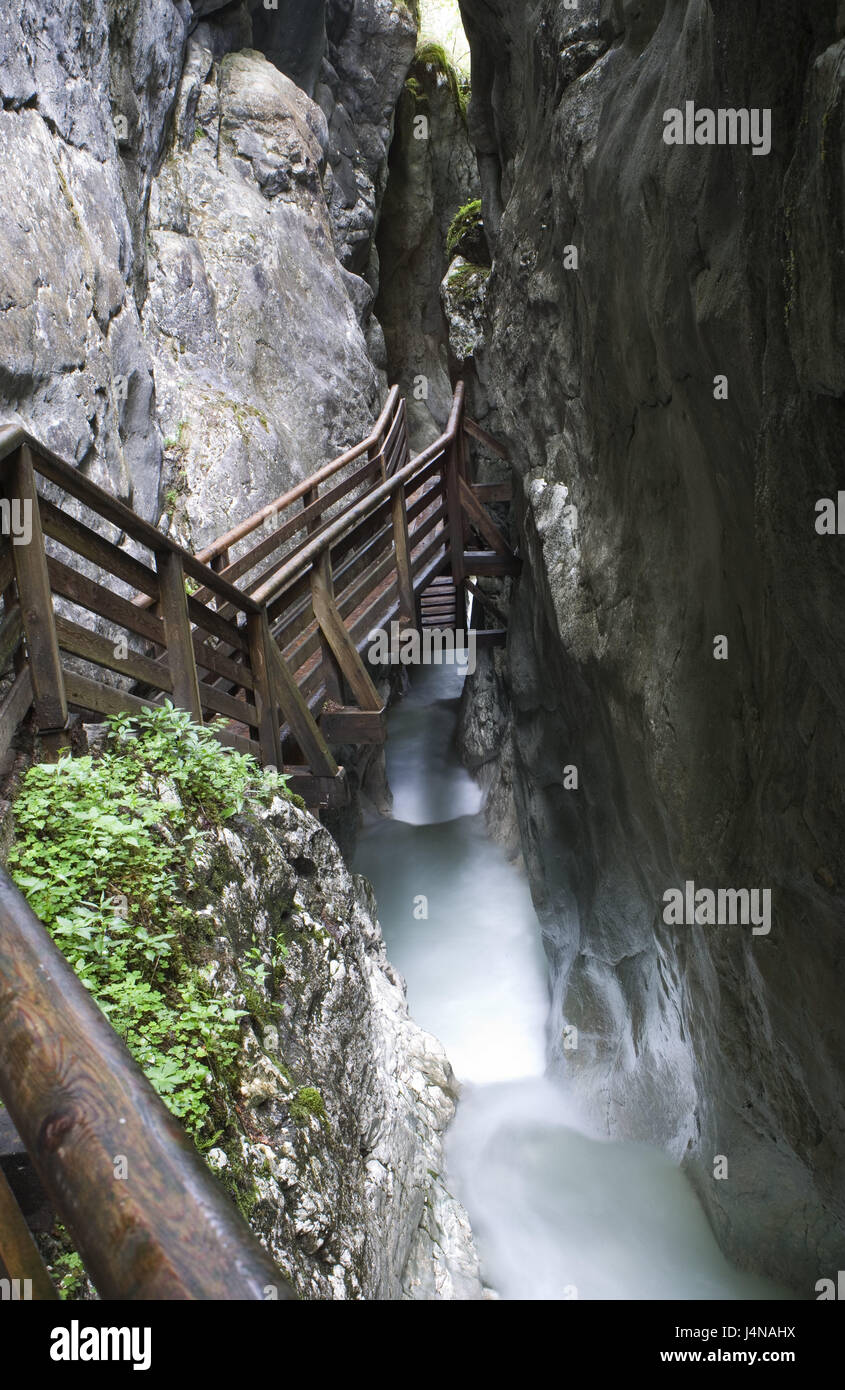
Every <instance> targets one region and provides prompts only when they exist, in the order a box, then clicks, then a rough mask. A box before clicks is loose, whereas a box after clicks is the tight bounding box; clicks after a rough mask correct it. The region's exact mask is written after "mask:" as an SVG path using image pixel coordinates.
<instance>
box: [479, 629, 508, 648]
mask: <svg viewBox="0 0 845 1390" xmlns="http://www.w3.org/2000/svg"><path fill="white" fill-rule="evenodd" d="M470 631H471V633H472V636H473V638H474V639H475V645H476V647H478V648H479V650H484V648H485V647H503V646H504V645H505V643H506V642H507V640H508V634H507V630H506V629H505V628H503V627H495V628H493V627H491V628H471V629H470Z"/></svg>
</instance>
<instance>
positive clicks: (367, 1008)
mask: <svg viewBox="0 0 845 1390" xmlns="http://www.w3.org/2000/svg"><path fill="white" fill-rule="evenodd" d="M207 859H208V862H207V864H205V865H204V869H205V871H206V873H205V877H206V880H207V882H208V885H209V894H208V903H207V905H205V906H204V907H201V908H200V920H202V921H203V922H204V923H205V926H206V932H207V942H208V945H207V956H208V963H207V967H206V969H207V976H208V979H209V981H210V982H211V983H213V986H214V989H215V991H216V992H217V993H218V994H220V993H222V994H223V995H224V996H225V997H226V998H227V999H228V1000H230V1001H231V1002H232V1003H233V1005H234V1006H235V1007H238V1008H242V1009H245V1010H246V1011H247V1014H248V1017H247V1018H245V1019H244V1027H243V1044H242V1048H241V1054H240V1058H239V1060H238V1064H237V1069H236V1070H237V1079H236V1080H235V1081H234V1082H233V1086H232V1091H231V1099H232V1113H231V1116H230V1119H231V1122H232V1126H233V1127H234V1129H235V1130H236V1132H237V1134H238V1135H239V1136H240V1137H239V1139H235V1140H229V1141H227V1144H226V1148H225V1149H223V1148H216V1149H212V1150H211V1152H210V1154H209V1161H210V1163H211V1164H212V1166H214V1167H216V1168H217V1169H218V1170H219V1171H220V1173H221V1177H222V1178H223V1180H224V1181H225V1182H227V1184H228V1185H229V1186H230V1187H231V1188H232V1190H233V1191H234V1192H236V1193H237V1195H238V1199H239V1201H240V1204H241V1206H242V1208H243V1209H244V1211H245V1212H246V1213H247V1215H248V1217H249V1220H250V1223H251V1225H252V1226H253V1228H254V1229H255V1230H256V1232H257V1233H258V1234H259V1235H260V1236H261V1237H262V1238H263V1240H264V1241H265V1243H266V1244H267V1246H268V1249H269V1250H270V1251H271V1253H272V1254H273V1256H274V1258H275V1259H276V1261H277V1263H278V1265H279V1267H280V1269H282V1271H283V1272H284V1273H285V1274H287V1275H288V1277H289V1278H290V1280H291V1282H292V1283H293V1285H294V1287H295V1289H296V1291H297V1292H298V1293H299V1295H300V1296H301V1297H305V1298H331V1299H347V1298H353V1299H359V1298H379V1299H398V1298H407V1299H433V1298H437V1299H444V1298H445V1299H451V1298H461V1299H467V1298H468V1299H473V1298H480V1297H482V1286H481V1282H480V1277H479V1271H478V1261H477V1257H476V1255H475V1250H474V1247H473V1243H472V1234H471V1231H470V1228H469V1222H468V1220H467V1217H466V1214H465V1213H464V1211H463V1209H462V1207H460V1205H459V1204H458V1203H457V1202H456V1201H455V1200H454V1198H452V1197H451V1196H450V1194H449V1192H448V1191H447V1189H446V1187H445V1184H444V1179H443V1176H442V1174H443V1155H442V1135H443V1131H444V1130H445V1128H446V1126H447V1125H448V1123H449V1121H450V1120H451V1118H452V1115H453V1114H454V1109H455V1100H456V1096H457V1086H456V1083H455V1078H454V1076H453V1074H452V1068H451V1067H450V1065H449V1062H448V1059H447V1057H446V1055H445V1053H444V1051H443V1048H442V1047H441V1045H440V1044H439V1043H438V1042H437V1040H436V1039H435V1038H433V1037H431V1036H430V1035H429V1034H427V1033H424V1032H423V1031H422V1030H421V1029H420V1028H418V1027H417V1025H416V1024H415V1023H414V1022H413V1020H412V1019H411V1018H410V1017H409V1015H408V1009H407V1006H406V1004H405V997H404V986H403V984H402V981H401V979H400V978H399V977H398V976H397V975H396V973H395V971H394V970H393V969H392V967H391V966H390V963H389V962H388V960H387V956H386V953H385V948H384V943H383V941H382V937H381V932H380V930H379V926H378V922H377V919H376V915H375V906H374V903H373V901H372V890H371V889H370V888H369V885H368V884H367V883H366V881H365V880H364V879H361V878H357V877H356V878H353V877H351V876H350V874H349V873H348V872H347V870H346V868H345V866H344V863H343V860H342V858H341V855H340V852H339V850H338V849H337V846H336V845H335V843H334V841H333V840H332V839H331V837H330V836H329V835H328V833H327V832H326V831H325V830H324V829H323V828H322V827H321V826H320V825H319V823H318V822H317V821H315V820H314V818H313V817H312V816H310V815H309V814H308V813H307V812H305V811H300V810H298V809H297V808H296V807H295V806H293V805H292V804H291V803H290V802H288V801H283V800H277V801H276V802H275V803H274V804H273V806H272V807H271V808H270V809H269V810H268V811H266V812H262V813H260V814H259V815H258V816H257V817H251V818H249V819H247V818H241V820H240V821H233V822H230V823H228V824H227V825H226V826H225V827H224V828H223V829H221V830H220V831H218V832H217V837H216V840H215V842H214V844H213V846H212V847H211V849H210V850H209V851H208V854H207Z"/></svg>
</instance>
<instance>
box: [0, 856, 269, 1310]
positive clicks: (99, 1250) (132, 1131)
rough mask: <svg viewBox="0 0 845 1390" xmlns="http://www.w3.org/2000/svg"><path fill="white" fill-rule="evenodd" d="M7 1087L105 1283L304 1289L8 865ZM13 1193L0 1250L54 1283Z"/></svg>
mask: <svg viewBox="0 0 845 1390" xmlns="http://www.w3.org/2000/svg"><path fill="white" fill-rule="evenodd" d="M0 1097H2V1100H3V1102H4V1104H5V1105H6V1107H7V1109H8V1111H9V1114H10V1115H11V1118H12V1120H13V1122H14V1124H15V1126H16V1128H17V1130H18V1133H19V1134H20V1136H21V1138H22V1140H23V1142H24V1144H25V1145H26V1148H27V1150H28V1152H29V1155H30V1158H31V1160H32V1162H33V1165H34V1167H35V1169H36V1171H37V1173H38V1175H39V1177H40V1179H41V1181H42V1183H43V1185H44V1188H45V1189H46V1191H47V1194H48V1196H49V1197H50V1198H51V1199H52V1201H53V1203H54V1205H55V1209H56V1211H57V1212H58V1213H59V1215H60V1217H61V1219H62V1220H63V1221H64V1222H65V1223H66V1224H67V1226H68V1228H69V1230H70V1231H71V1233H72V1235H73V1237H74V1240H75V1242H76V1245H77V1248H78V1249H79V1252H80V1254H81V1255H82V1258H83V1261H84V1264H85V1268H86V1269H87V1271H88V1272H89V1274H90V1275H91V1278H92V1280H93V1281H94V1284H95V1285H96V1287H97V1290H98V1292H99V1293H100V1295H101V1297H103V1298H119V1299H145V1298H155V1299H226V1300H228V1299H260V1300H263V1299H266V1298H289V1297H291V1292H290V1289H289V1287H288V1285H287V1284H286V1282H285V1280H284V1279H283V1278H282V1276H281V1275H280V1274H279V1271H278V1270H277V1269H276V1266H275V1265H274V1263H273V1261H272V1260H271V1259H270V1257H269V1255H268V1254H267V1253H266V1251H265V1250H264V1249H263V1247H262V1246H261V1244H260V1243H259V1241H258V1240H257V1239H256V1237H255V1236H253V1234H252V1232H251V1231H250V1229H249V1227H248V1226H247V1224H246V1222H245V1221H244V1220H243V1219H242V1218H241V1216H240V1214H239V1212H238V1211H237V1208H236V1207H235V1206H234V1205H233V1204H232V1202H231V1201H230V1200H229V1197H228V1196H227V1195H226V1193H225V1192H224V1191H223V1189H222V1187H221V1186H220V1185H219V1183H218V1182H217V1180H216V1178H214V1176H213V1175H212V1173H211V1172H210V1170H209V1169H208V1167H207V1166H206V1164H205V1163H204V1162H203V1160H202V1159H201V1158H200V1156H199V1154H198V1153H197V1151H196V1149H195V1148H194V1146H193V1144H192V1143H191V1142H190V1140H189V1139H188V1138H187V1137H186V1135H185V1133H184V1131H183V1130H182V1128H181V1126H180V1125H179V1124H178V1123H177V1122H176V1120H174V1119H173V1117H172V1116H171V1115H170V1113H169V1111H168V1110H167V1109H166V1108H165V1106H164V1105H163V1103H162V1102H161V1101H160V1100H159V1098H158V1096H157V1095H156V1093H155V1091H154V1090H153V1088H152V1086H151V1085H150V1083H149V1082H148V1081H147V1079H146V1077H145V1076H144V1075H143V1073H142V1072H141V1071H140V1069H139V1068H138V1067H137V1066H136V1065H135V1063H134V1062H133V1060H132V1058H131V1057H130V1056H129V1053H128V1052H127V1050H126V1048H125V1047H124V1045H123V1043H122V1042H121V1041H120V1039H119V1038H118V1036H117V1034H116V1033H115V1032H114V1030H113V1029H112V1027H111V1025H110V1024H109V1023H108V1021H107V1019H106V1017H105V1015H104V1014H102V1013H101V1012H100V1010H99V1008H98V1007H97V1005H96V1004H95V1003H94V1001H93V999H92V998H91V996H90V994H89V993H88V991H87V990H86V989H85V988H84V986H83V985H82V984H80V982H79V980H78V979H77V977H76V975H75V974H74V972H73V970H72V969H71V967H70V966H69V965H68V963H67V961H66V960H65V958H64V956H63V955H62V954H61V952H60V951H58V950H57V948H56V947H55V946H54V945H53V943H52V941H51V940H50V937H49V936H48V934H47V932H46V930H45V928H44V927H43V926H42V925H41V923H40V922H39V921H38V919H37V918H36V917H35V916H34V915H33V913H32V912H31V911H30V909H29V907H28V906H27V904H26V902H25V900H24V899H23V898H22V897H21V895H20V893H19V892H18V891H17V889H16V888H15V887H14V886H13V885H12V884H11V883H10V881H9V880H8V878H7V877H6V875H5V874H4V873H2V872H0ZM121 1175H124V1176H121ZM3 1195H4V1194H3V1193H2V1192H0V1264H2V1265H3V1267H4V1268H5V1269H6V1270H7V1271H8V1275H7V1277H8V1278H9V1279H19V1280H26V1279H31V1280H32V1281H33V1294H34V1296H36V1297H39V1296H40V1297H50V1285H49V1278H48V1277H47V1276H46V1272H45V1270H44V1267H43V1265H41V1262H40V1257H39V1256H38V1254H37V1251H36V1250H35V1247H34V1246H32V1245H28V1244H27V1242H26V1239H25V1237H24V1233H23V1231H22V1229H21V1224H20V1221H17V1222H15V1221H14V1219H13V1218H12V1217H11V1216H10V1210H11V1209H10V1206H9V1203H8V1198H7V1201H6V1204H5V1206H4V1203H3ZM4 1210H5V1211H6V1221H4V1220H3V1212H4Z"/></svg>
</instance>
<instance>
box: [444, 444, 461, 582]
mask: <svg viewBox="0 0 845 1390" xmlns="http://www.w3.org/2000/svg"><path fill="white" fill-rule="evenodd" d="M443 482H444V490H445V493H446V515H447V520H448V523H449V550H450V552H451V561H452V579H453V581H454V584H455V591H456V593H457V592H458V591H459V590H460V587H461V585H462V583H463V579H464V528H463V521H462V519H461V515H462V514H461V498H460V492H459V490H458V444H457V437H456V438H455V439H453V440H452V443H451V444H450V445H449V452H448V453H447V455H446V461H445V467H444V479H443Z"/></svg>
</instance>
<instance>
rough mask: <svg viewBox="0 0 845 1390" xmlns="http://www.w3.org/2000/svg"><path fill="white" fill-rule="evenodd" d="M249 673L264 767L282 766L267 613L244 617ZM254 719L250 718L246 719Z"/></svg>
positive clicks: (277, 708) (255, 725)
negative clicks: (271, 670)
mask: <svg viewBox="0 0 845 1390" xmlns="http://www.w3.org/2000/svg"><path fill="white" fill-rule="evenodd" d="M247 624H248V632H249V650H250V663H251V665H252V673H253V677H254V680H255V704H256V718H255V721H254V727H256V728H257V729H258V742H259V744H260V746H261V762H262V764H263V765H264V767H275V768H278V767H281V763H282V749H281V744H280V743H279V707H278V703H277V701H276V697H275V694H274V691H273V683H272V676H271V674H270V661H271V656H270V644H271V643H272V641H273V639H272V637H271V636H270V625H269V623H268V621H267V614H266V613H259V614H253V615H251V616H250V617H249V618H248V619H247ZM248 722H249V723H251V724H252V723H253V721H252V720H249V721H248Z"/></svg>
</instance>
